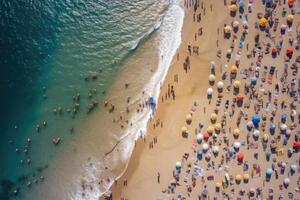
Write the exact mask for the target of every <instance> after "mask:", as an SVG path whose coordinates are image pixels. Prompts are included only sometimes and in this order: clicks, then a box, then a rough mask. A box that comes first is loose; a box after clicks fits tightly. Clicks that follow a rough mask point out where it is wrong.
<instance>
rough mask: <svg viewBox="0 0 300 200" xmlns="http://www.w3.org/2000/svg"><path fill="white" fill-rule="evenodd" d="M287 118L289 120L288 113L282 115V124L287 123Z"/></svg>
mask: <svg viewBox="0 0 300 200" xmlns="http://www.w3.org/2000/svg"><path fill="white" fill-rule="evenodd" d="M286 118H287V114H286V113H282V114H281V122H282V123H285V122H286Z"/></svg>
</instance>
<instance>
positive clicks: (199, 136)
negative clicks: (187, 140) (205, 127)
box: [196, 133, 203, 143]
mask: <svg viewBox="0 0 300 200" xmlns="http://www.w3.org/2000/svg"><path fill="white" fill-rule="evenodd" d="M196 139H197V142H198V143H200V142H202V140H203V134H202V133H198V134H197V135H196Z"/></svg>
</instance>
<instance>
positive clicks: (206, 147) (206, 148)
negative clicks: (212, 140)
mask: <svg viewBox="0 0 300 200" xmlns="http://www.w3.org/2000/svg"><path fill="white" fill-rule="evenodd" d="M202 148H203V150H204V151H207V150H208V144H207V143H204V144H203V145H202Z"/></svg>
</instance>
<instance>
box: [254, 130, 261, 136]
mask: <svg viewBox="0 0 300 200" xmlns="http://www.w3.org/2000/svg"><path fill="white" fill-rule="evenodd" d="M259 135H260V132H259V130H257V129H256V130H254V131H253V136H254V137H256V138H257V137H259Z"/></svg>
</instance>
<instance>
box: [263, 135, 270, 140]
mask: <svg viewBox="0 0 300 200" xmlns="http://www.w3.org/2000/svg"><path fill="white" fill-rule="evenodd" d="M268 140H269V136H268V134H264V135H263V141H264V142H268Z"/></svg>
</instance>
